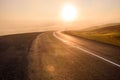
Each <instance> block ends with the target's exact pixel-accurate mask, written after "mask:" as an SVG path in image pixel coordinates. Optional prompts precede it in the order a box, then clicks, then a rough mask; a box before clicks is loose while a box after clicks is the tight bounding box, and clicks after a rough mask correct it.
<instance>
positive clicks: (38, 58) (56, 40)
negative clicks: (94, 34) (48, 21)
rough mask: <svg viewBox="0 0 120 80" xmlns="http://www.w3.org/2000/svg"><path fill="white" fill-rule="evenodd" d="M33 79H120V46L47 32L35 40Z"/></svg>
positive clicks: (32, 59) (31, 78) (30, 56)
mask: <svg viewBox="0 0 120 80" xmlns="http://www.w3.org/2000/svg"><path fill="white" fill-rule="evenodd" d="M29 54H30V55H29V56H28V59H29V66H28V69H29V71H28V72H29V74H28V75H29V78H30V80H119V79H120V47H116V46H112V45H108V44H104V43H100V42H96V41H92V40H88V39H83V38H76V37H74V36H71V35H67V34H64V33H62V32H45V33H42V34H40V35H38V36H37V38H36V39H35V40H34V42H33V43H32V46H31V49H30V53H29Z"/></svg>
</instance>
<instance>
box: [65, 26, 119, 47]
mask: <svg viewBox="0 0 120 80" xmlns="http://www.w3.org/2000/svg"><path fill="white" fill-rule="evenodd" d="M65 33H67V34H71V35H74V36H77V37H83V38H87V39H91V40H95V41H100V42H103V43H107V44H111V45H116V46H120V24H116V25H107V26H105V27H102V28H98V29H93V30H88V31H67V32H65Z"/></svg>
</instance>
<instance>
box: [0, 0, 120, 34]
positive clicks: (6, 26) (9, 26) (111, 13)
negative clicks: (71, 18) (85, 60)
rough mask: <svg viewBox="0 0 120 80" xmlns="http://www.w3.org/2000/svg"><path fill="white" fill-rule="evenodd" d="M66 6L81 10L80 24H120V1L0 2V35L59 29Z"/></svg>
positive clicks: (78, 23) (7, 0)
mask: <svg viewBox="0 0 120 80" xmlns="http://www.w3.org/2000/svg"><path fill="white" fill-rule="evenodd" d="M66 3H71V4H73V5H74V6H75V7H76V9H77V12H78V15H77V19H76V20H75V21H76V25H81V26H92V25H97V24H105V23H114V22H120V0H0V28H1V30H0V34H5V33H6V31H7V32H9V33H14V32H15V31H16V32H25V31H27V30H29V31H36V30H38V28H39V30H41V31H42V30H43V31H44V30H52V29H54V28H56V29H57V27H56V26H55V25H56V24H58V23H59V24H60V23H61V22H62V20H61V17H60V13H61V9H62V7H63V5H64V4H66ZM52 25H54V26H52ZM81 26H77V27H76V28H79V27H81Z"/></svg>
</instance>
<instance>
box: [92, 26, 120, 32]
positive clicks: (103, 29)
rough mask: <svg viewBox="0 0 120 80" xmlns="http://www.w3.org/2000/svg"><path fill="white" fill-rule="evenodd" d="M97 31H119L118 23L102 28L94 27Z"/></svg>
mask: <svg viewBox="0 0 120 80" xmlns="http://www.w3.org/2000/svg"><path fill="white" fill-rule="evenodd" d="M92 31H97V32H120V24H113V25H105V26H104V27H102V28H98V29H94V30H92Z"/></svg>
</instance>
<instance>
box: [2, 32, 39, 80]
mask: <svg viewBox="0 0 120 80" xmlns="http://www.w3.org/2000/svg"><path fill="white" fill-rule="evenodd" d="M38 34H40V33H25V34H15V35H7V36H1V37H0V80H27V67H28V64H29V63H28V60H27V56H28V52H29V48H30V45H31V43H32V41H33V40H34V38H36V36H37V35H38Z"/></svg>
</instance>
